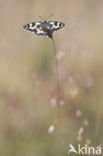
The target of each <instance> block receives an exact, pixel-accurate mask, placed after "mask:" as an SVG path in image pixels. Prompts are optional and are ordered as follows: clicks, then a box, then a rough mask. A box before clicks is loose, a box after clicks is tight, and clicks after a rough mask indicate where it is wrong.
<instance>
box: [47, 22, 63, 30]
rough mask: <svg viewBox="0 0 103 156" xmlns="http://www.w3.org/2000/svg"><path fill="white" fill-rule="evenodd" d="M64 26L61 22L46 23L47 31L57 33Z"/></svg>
mask: <svg viewBox="0 0 103 156" xmlns="http://www.w3.org/2000/svg"><path fill="white" fill-rule="evenodd" d="M64 26H65V24H64V23H62V22H57V21H49V22H48V29H52V30H53V31H57V30H59V29H61V28H63V27H64Z"/></svg>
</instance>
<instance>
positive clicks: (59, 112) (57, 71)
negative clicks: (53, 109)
mask: <svg viewBox="0 0 103 156" xmlns="http://www.w3.org/2000/svg"><path fill="white" fill-rule="evenodd" d="M51 39H52V43H53V46H54V51H55V63H56V77H57V106H58V139H59V156H60V154H61V149H62V148H61V147H62V144H61V109H60V83H59V66H58V60H57V55H56V46H55V42H54V39H53V37H52V38H51Z"/></svg>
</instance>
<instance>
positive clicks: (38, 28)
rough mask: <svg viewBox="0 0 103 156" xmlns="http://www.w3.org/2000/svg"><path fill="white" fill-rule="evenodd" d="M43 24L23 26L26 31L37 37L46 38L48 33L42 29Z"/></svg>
mask: <svg viewBox="0 0 103 156" xmlns="http://www.w3.org/2000/svg"><path fill="white" fill-rule="evenodd" d="M42 23H43V22H32V23H30V24H26V25H24V26H23V28H24V29H26V30H28V31H31V32H32V33H34V34H36V35H37V36H41V37H45V36H46V35H47V33H46V32H45V31H44V30H43V29H42Z"/></svg>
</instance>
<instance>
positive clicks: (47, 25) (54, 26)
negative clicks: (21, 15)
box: [23, 20, 65, 38]
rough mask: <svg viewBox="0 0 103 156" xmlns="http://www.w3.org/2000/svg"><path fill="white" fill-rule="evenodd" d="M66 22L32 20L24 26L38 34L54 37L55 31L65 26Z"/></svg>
mask: <svg viewBox="0 0 103 156" xmlns="http://www.w3.org/2000/svg"><path fill="white" fill-rule="evenodd" d="M64 26H65V24H64V23H63V22H58V21H48V22H47V21H46V20H45V21H44V22H32V23H30V24H26V25H24V26H23V28H24V29H26V30H28V31H31V32H32V33H34V34H35V35H37V36H41V37H46V36H48V37H50V38H52V36H53V32H54V31H57V30H59V29H61V28H63V27H64Z"/></svg>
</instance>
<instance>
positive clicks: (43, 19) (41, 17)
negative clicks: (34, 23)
mask: <svg viewBox="0 0 103 156" xmlns="http://www.w3.org/2000/svg"><path fill="white" fill-rule="evenodd" d="M38 17H39V18H41V19H42V20H44V21H46V20H45V19H44V18H43V17H42V16H38Z"/></svg>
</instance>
